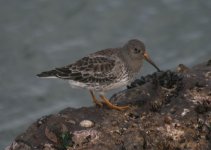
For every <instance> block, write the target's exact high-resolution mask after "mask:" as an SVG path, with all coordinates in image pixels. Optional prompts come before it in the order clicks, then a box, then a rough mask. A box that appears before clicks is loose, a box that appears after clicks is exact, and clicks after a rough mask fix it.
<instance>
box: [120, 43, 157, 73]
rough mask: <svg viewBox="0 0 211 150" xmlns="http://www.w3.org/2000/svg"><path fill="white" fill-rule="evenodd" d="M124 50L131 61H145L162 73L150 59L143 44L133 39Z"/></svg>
mask: <svg viewBox="0 0 211 150" xmlns="http://www.w3.org/2000/svg"><path fill="white" fill-rule="evenodd" d="M123 49H124V50H125V52H126V53H127V54H128V55H129V57H130V59H131V60H140V61H142V60H143V59H145V60H146V61H148V62H149V63H150V64H151V65H153V66H154V67H155V68H156V69H157V70H158V71H160V69H159V68H158V67H157V66H156V65H155V63H154V62H153V61H152V60H151V58H150V57H149V55H148V53H147V51H146V49H145V45H144V43H143V42H141V41H139V40H137V39H132V40H130V41H128V42H127V43H126V44H125V45H124V47H123Z"/></svg>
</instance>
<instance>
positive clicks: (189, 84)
mask: <svg viewBox="0 0 211 150" xmlns="http://www.w3.org/2000/svg"><path fill="white" fill-rule="evenodd" d="M111 101H112V102H113V103H116V104H118V105H126V104H129V105H131V108H130V109H128V110H126V111H116V110H110V109H108V108H106V107H103V108H97V107H83V108H79V109H74V108H66V109H64V110H62V111H61V112H59V113H58V114H52V115H49V116H45V117H42V118H40V119H39V120H37V122H35V123H33V124H32V125H31V126H30V127H29V128H28V129H27V131H25V132H24V133H23V134H21V135H19V136H18V137H16V139H15V140H14V142H13V143H12V144H11V145H10V146H9V147H7V148H6V150H31V149H33V150H36V149H38V150H66V149H67V150H72V149H80V150H83V149H84V150H87V149H90V150H99V149H100V150H104V149H105V150H107V149H108V150H135V149H137V150H142V149H146V150H167V149H168V150H176V149H177V150H180V149H181V150H184V149H185V150H199V149H200V150H202V149H203V150H210V149H211V111H210V110H211V60H209V61H208V62H206V63H203V64H199V65H197V66H194V67H193V68H188V67H186V66H184V65H182V64H181V65H179V66H178V67H177V69H176V71H169V70H168V71H163V72H156V73H153V74H152V75H148V76H145V77H141V78H140V79H138V80H136V81H134V82H133V83H132V84H131V85H130V86H128V89H127V90H124V91H122V92H119V93H117V94H115V95H114V96H113V97H112V98H111Z"/></svg>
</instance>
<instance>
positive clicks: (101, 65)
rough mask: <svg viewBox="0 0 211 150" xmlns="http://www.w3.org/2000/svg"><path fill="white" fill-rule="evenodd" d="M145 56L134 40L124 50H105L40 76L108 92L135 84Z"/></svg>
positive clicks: (142, 47)
mask: <svg viewBox="0 0 211 150" xmlns="http://www.w3.org/2000/svg"><path fill="white" fill-rule="evenodd" d="M144 53H145V46H144V44H143V43H142V42H141V41H139V40H136V39H134V40H130V41H128V42H127V43H126V44H125V45H124V46H123V47H121V48H110V49H105V50H101V51H98V52H96V53H93V54H90V55H88V56H86V57H84V58H82V59H80V60H78V61H76V62H75V63H73V64H70V65H67V66H64V67H61V68H55V69H53V70H50V71H45V72H42V73H40V74H38V75H37V76H39V77H57V78H61V79H64V80H69V81H70V84H71V85H74V86H79V87H83V88H87V89H91V90H94V91H100V92H102V91H103V92H104V91H107V90H110V89H113V88H118V87H121V86H124V85H127V84H128V83H129V82H131V80H133V78H134V77H135V75H136V74H137V73H138V72H139V70H140V68H141V66H142V63H143V59H144V56H143V55H144Z"/></svg>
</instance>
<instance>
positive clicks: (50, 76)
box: [37, 70, 57, 78]
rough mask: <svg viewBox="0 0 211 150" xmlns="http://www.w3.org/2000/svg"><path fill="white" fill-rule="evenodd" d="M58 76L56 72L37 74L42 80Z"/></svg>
mask: <svg viewBox="0 0 211 150" xmlns="http://www.w3.org/2000/svg"><path fill="white" fill-rule="evenodd" d="M56 74H57V71H56V70H50V71H44V72H41V73H39V74H37V76H38V77H42V78H55V77H56Z"/></svg>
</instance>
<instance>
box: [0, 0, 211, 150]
mask: <svg viewBox="0 0 211 150" xmlns="http://www.w3.org/2000/svg"><path fill="white" fill-rule="evenodd" d="M210 14H211V1H205V0H201V1H198V0H192V1H182V0H160V1H157V0H152V1H148V0H142V1H139V0H133V1H131V0H124V1H119V0H107V1H99V0H90V1H86V0H77V1H74V0H63V1H56V0H36V1H35V0H34V1H33V0H19V1H8V0H2V1H0V68H1V69H0V85H1V86H0V149H3V148H4V147H5V146H7V145H9V144H10V143H11V141H12V140H13V139H14V138H15V137H16V136H17V135H18V134H20V133H21V132H23V131H24V130H25V129H27V127H28V126H29V124H30V123H32V122H34V121H35V120H36V119H38V118H39V117H41V116H43V115H47V114H50V113H55V112H57V111H59V110H61V109H63V108H65V107H82V106H90V105H92V103H91V100H90V96H89V94H88V92H87V91H85V90H76V89H71V88H69V85H68V84H67V83H66V82H64V81H62V80H54V79H51V80H45V79H39V78H37V77H36V76H35V75H36V74H37V73H39V72H41V71H43V70H47V69H51V68H53V67H55V66H56V67H59V66H62V65H66V64H68V63H71V62H74V61H75V60H77V59H79V58H81V57H83V56H85V55H86V54H89V53H91V52H94V51H96V50H100V49H104V48H108V47H118V46H121V45H123V44H124V43H125V42H126V41H127V40H128V39H131V38H138V39H140V40H143V41H144V42H145V43H146V45H147V49H148V52H149V53H150V55H151V57H152V58H153V60H154V61H155V62H156V64H157V65H158V66H159V67H160V68H162V69H171V68H175V67H176V66H177V65H178V64H180V63H183V64H185V65H187V66H192V65H194V64H197V63H200V62H203V61H205V60H207V59H209V58H210V56H211V42H210V39H211V34H210V33H211V26H210V24H211V15H210ZM142 71H143V72H144V73H143V74H146V73H150V72H153V71H155V70H154V68H153V67H151V66H150V65H148V64H146V63H145V65H144V68H143V70H142ZM110 94H111V93H110Z"/></svg>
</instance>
